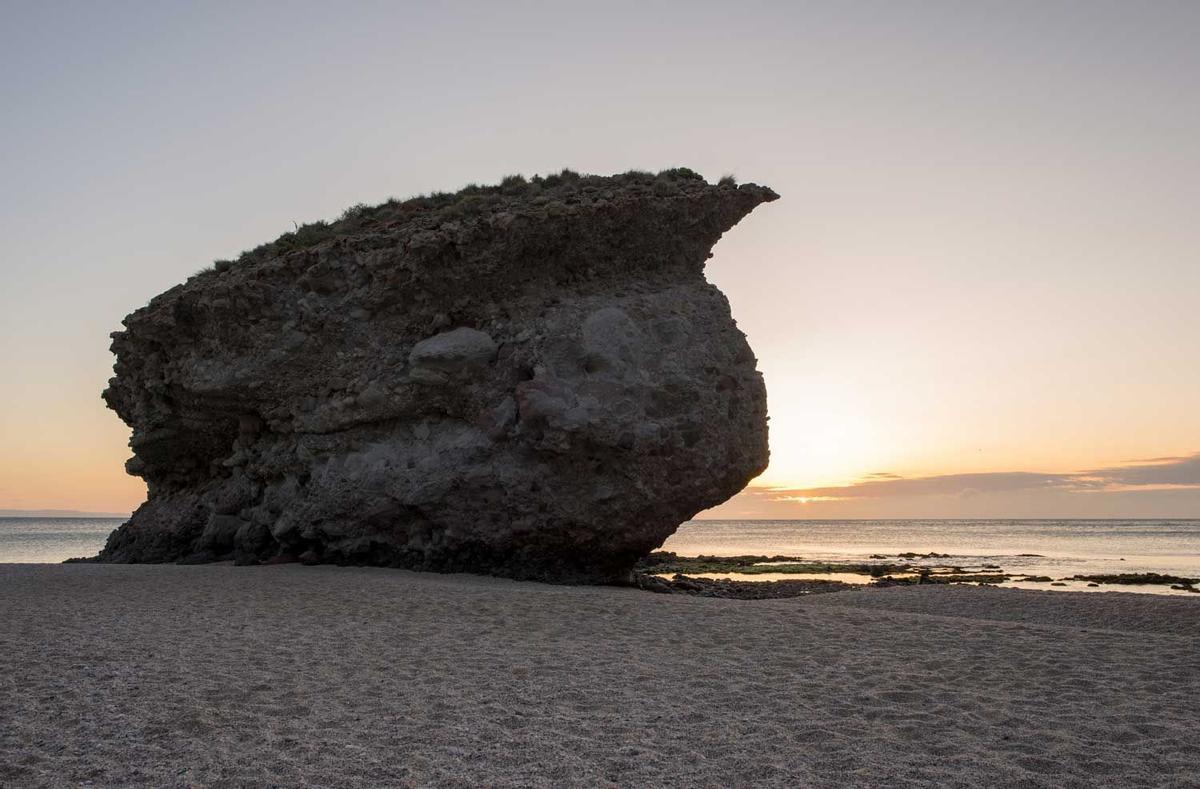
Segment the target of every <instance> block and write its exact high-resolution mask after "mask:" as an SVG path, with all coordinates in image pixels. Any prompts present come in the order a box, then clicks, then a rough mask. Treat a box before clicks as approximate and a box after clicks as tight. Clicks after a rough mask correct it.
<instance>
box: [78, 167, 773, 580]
mask: <svg viewBox="0 0 1200 789" xmlns="http://www.w3.org/2000/svg"><path fill="white" fill-rule="evenodd" d="M775 197H776V195H775V194H774V193H773V192H771V191H770V190H769V189H766V188H763V187H759V186H755V185H752V184H751V185H743V186H735V185H733V184H731V183H722V184H720V185H716V186H714V185H710V184H708V183H706V182H705V181H704V180H703V179H701V178H699V177H698V176H695V175H694V174H692V173H690V171H686V170H683V171H669V172H667V173H661V174H659V175H658V176H653V175H649V174H626V175H622V176H614V177H611V178H602V177H596V176H582V177H581V176H576V175H574V174H569V173H565V174H564V175H561V176H552V177H549V178H546V179H535V180H534V181H532V182H525V181H523V180H519V179H509V180H506V181H505V182H504V183H503V184H502V185H501V186H499V187H491V188H484V189H480V188H469V189H467V190H464V191H463V192H460V193H458V194H457V195H440V196H434V197H430V198H418V199H414V200H410V201H407V202H402V203H398V202H391V203H387V204H384V205H382V206H379V207H377V208H372V209H365V208H360V209H355V210H352V211H350V212H347V215H346V216H345V217H344V218H343V219H342V220H340V221H338V222H335V223H332V224H329V225H317V226H308V227H306V228H302V229H301V230H300V231H299V232H297V233H293V234H288V235H287V236H284V237H283V238H281V239H279V240H278V241H276V242H274V243H272V244H269V245H266V246H264V247H261V248H260V249H258V250H255V251H254V252H251V253H247V254H246V255H244V256H243V257H242V259H240V260H239V261H237V262H235V263H224V262H223V263H220V264H218V267H217V270H214V271H209V272H205V273H202V274H199V275H197V276H194V277H192V278H191V279H189V280H188V281H187V282H186V283H184V284H182V285H179V286H177V287H175V288H172V289H170V290H168V291H167V292H165V293H163V294H161V295H159V296H157V297H156V298H154V299H153V300H152V301H151V302H150V304H149V305H147V306H146V307H144V308H142V309H140V310H137V311H136V312H134V313H133V314H131V315H129V316H128V317H127V318H126V319H125V321H124V325H125V327H126V328H125V330H124V331H121V332H116V333H115V334H114V335H113V345H112V349H113V351H114V353H115V354H116V356H117V362H116V365H115V373H116V375H115V377H114V378H113V379H112V380H111V382H110V384H109V387H108V389H107V390H106V391H105V392H104V399H105V400H106V401H107V403H108V405H109V406H110V407H111V408H112V409H113V410H115V411H116V412H117V413H118V414H119V415H120V416H121V418H122V419H123V420H124V421H125V422H126V423H127V424H129V425H130V427H132V428H133V436H132V439H131V441H130V446H131V447H132V448H133V451H134V457H133V458H131V459H130V460H129V462H128V463H127V468H128V470H129V472H130V473H131V474H136V475H138V476H141V477H143V478H144V479H145V480H146V482H147V484H148V487H149V498H148V500H147V501H146V503H145V504H143V505H142V506H141V507H140V508H139V509H138V510H137V512H135V513H134V514H133V516H132V518H131V519H130V520H129V522H128V523H126V524H125V525H123V526H122V527H121V528H120V529H118V530H117V531H115V532H114V533H113V534H112V536H111V537H110V538H109V540H108V544H107V545H106V546H105V548H104V550H103V552H102V553H101V554H100V557H99V559H100V560H101V561H111V562H163V561H189V562H199V561H215V560H222V559H228V558H233V559H235V560H236V561H237V562H239V563H257V562H268V561H286V560H294V559H298V560H301V561H308V562H329V563H350V564H379V565H391V566H403V567H411V568H417V569H429V570H438V571H468V572H482V573H495V574H500V575H507V576H511V577H516V578H538V579H545V580H561V581H593V582H605V581H619V580H622V579H623V578H625V577H626V576H627V575H628V572H629V569H630V567H631V566H632V565H633V563H634V562H635V561H636V560H637V559H638V557H640V556H642V555H644V554H645V553H647V552H649V551H651V550H652V549H654V548H655V547H657V546H658V545H659V544H661V543H662V541H663V540H664V539H666V537H667V536H669V535H670V534H671V533H672V532H673V531H674V530H675V528H676V527H677V526H678V525H679V524H680V523H681V522H683V521H685V520H687V519H688V518H690V517H691V516H692V515H694V514H695V513H696V512H698V511H700V510H702V509H705V508H708V507H711V506H714V505H716V504H718V503H720V502H722V501H724V500H725V499H727V498H728V497H730V496H732V495H733V494H734V493H736V492H737V491H738V490H740V489H741V488H742V487H743V486H744V485H745V484H746V482H747V481H749V480H750V479H752V478H753V477H754V476H755V475H757V474H758V473H760V472H761V471H762V470H763V469H764V468H765V467H766V464H767V416H766V393H765V389H764V387H763V381H762V377H761V375H760V374H759V373H758V372H757V370H756V369H755V359H754V355H753V353H752V352H751V350H750V348H749V346H748V345H747V343H746V339H745V337H744V336H743V335H742V333H741V332H740V331H738V329H737V326H736V325H735V323H734V322H733V320H732V318H731V317H730V313H729V305H728V303H727V301H726V300H725V297H724V296H723V295H722V294H721V292H720V291H718V290H717V289H716V288H715V287H713V286H712V285H710V284H708V283H707V282H706V281H705V279H704V263H705V260H706V259H707V258H708V257H709V256H710V249H711V248H712V246H713V244H715V243H716V241H717V240H718V239H719V238H720V237H721V234H722V233H724V232H725V231H726V230H728V229H729V228H731V227H732V226H733V225H734V224H736V223H737V222H738V221H739V220H740V219H742V218H743V217H744V216H745V215H746V214H748V213H749V212H750V211H751V210H752V209H753V208H755V207H756V206H757V205H759V204H760V203H762V202H765V201H769V200H773V199H775Z"/></svg>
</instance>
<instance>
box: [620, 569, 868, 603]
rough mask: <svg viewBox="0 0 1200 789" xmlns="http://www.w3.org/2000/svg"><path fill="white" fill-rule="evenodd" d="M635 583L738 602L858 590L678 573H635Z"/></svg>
mask: <svg viewBox="0 0 1200 789" xmlns="http://www.w3.org/2000/svg"><path fill="white" fill-rule="evenodd" d="M633 584H634V586H637V587H638V588H639V589H645V590H646V591H648V592H658V593H660V594H687V595H693V596H695V597H725V598H731V599H735V600H779V599H783V598H786V597H805V596H807V595H812V594H823V593H826V592H841V591H844V590H848V589H854V588H855V586H854V585H853V584H847V583H843V582H841V581H832V580H805V581H735V580H732V579H730V578H694V577H691V576H687V575H680V574H678V573H677V574H675V575H674V576H672V577H671V578H661V577H659V576H656V575H648V574H646V573H642V572H636V573H634V578H633Z"/></svg>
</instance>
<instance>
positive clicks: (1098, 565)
mask: <svg viewBox="0 0 1200 789" xmlns="http://www.w3.org/2000/svg"><path fill="white" fill-rule="evenodd" d="M122 522H123V520H122V519H120V518H0V563H10V562H18V563H27V562H35V563H37V562H51V563H56V562H61V561H63V560H64V559H68V558H71V557H78V556H95V555H96V554H97V553H98V552H99V551H100V549H101V548H102V547H103V546H104V540H105V539H106V538H107V537H108V535H109V533H110V532H111V531H112V530H113V529H115V528H117V527H118V526H120V525H121V523H122ZM662 550H666V551H674V552H675V553H677V554H679V555H680V556H702V555H707V556H738V555H765V556H775V555H784V556H799V557H803V558H804V559H806V560H814V561H828V562H861V563H871V562H876V561H888V562H896V561H897V558H896V557H897V556H898V555H899V554H902V553H916V554H922V555H924V554H928V553H938V554H946V556H945V557H939V558H937V559H936V560H930V559H913V560H912V561H913V563H914V564H936V565H937V566H947V567H952V566H957V567H962V568H963V569H964V570H967V571H971V570H979V569H980V568H982V567H983V566H984V565H993V566H999V567H1000V568H1002V569H1003V571H1004V572H1007V573H1014V574H1020V575H1028V576H1045V577H1050V578H1053V579H1055V582H1056V583H1059V584H1066V585H1065V586H1051V585H1050V583H1048V582H1025V581H1020V580H1017V581H1011V582H1009V583H1007V584H1006V585H1009V586H1018V587H1025V588H1035V589H1052V590H1071V591H1089V592H1095V591H1123V592H1143V593H1154V594H1189V593H1187V592H1183V591H1179V590H1172V589H1169V588H1168V587H1166V586H1153V587H1148V586H1147V587H1139V586H1125V585H1121V586H1116V585H1111V584H1103V585H1101V586H1100V587H1089V586H1088V585H1087V583H1086V582H1082V581H1066V580H1061V579H1065V578H1069V577H1070V576H1073V575H1095V574H1121V573H1160V574H1163V575H1176V576H1184V577H1190V578H1200V520H780V521H766V520H694V521H689V522H687V523H684V524H683V525H682V526H680V527H679V529H678V531H676V532H675V534H673V535H672V536H671V537H669V538H668V539H667V541H666V542H665V543H664V544H663V546H662ZM881 556H882V557H887V559H886V560H883V559H877V558H872V557H881ZM722 577H736V576H733V575H730V574H725V575H723V576H722ZM779 577H780V578H784V577H787V578H796V577H797V576H795V575H787V576H783V575H781V576H779ZM826 577H827V576H826ZM773 578H774V576H771V575H754V576H747V580H759V581H763V580H772V579H773ZM846 580H848V579H846ZM1191 596H1192V597H1195V598H1198V599H1200V594H1195V593H1192V594H1191Z"/></svg>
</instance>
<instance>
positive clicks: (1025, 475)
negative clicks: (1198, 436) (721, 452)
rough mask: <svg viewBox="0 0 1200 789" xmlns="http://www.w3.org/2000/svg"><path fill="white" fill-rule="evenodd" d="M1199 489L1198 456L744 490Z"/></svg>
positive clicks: (885, 493) (835, 493)
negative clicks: (1063, 470) (1058, 470)
mask: <svg viewBox="0 0 1200 789" xmlns="http://www.w3.org/2000/svg"><path fill="white" fill-rule="evenodd" d="M1167 486H1169V487H1187V488H1190V487H1200V452H1198V453H1196V454H1194V455H1188V456H1184V457H1172V458H1156V459H1153V460H1148V461H1143V462H1139V463H1135V464H1131V465H1123V466H1110V467H1106V468H1099V469H1093V470H1091V471H1078V472H1068V473H1063V474H1050V473H1041V472H1034V471H997V472H980V473H972V474H940V475H936V476H930V477H900V476H897V475H895V474H890V473H886V472H879V473H874V474H870V475H868V476H867V477H865V478H864V479H863V480H861V481H859V482H855V483H852V484H850V485H837V486H829V487H823V488H759V489H753V490H752V491H748V492H749V493H752V495H757V496H762V497H765V498H768V499H769V500H772V501H801V500H830V499H878V498H892V497H901V496H970V495H975V494H986V493H1011V492H1014V491H1032V490H1043V491H1045V490H1058V491H1063V492H1068V493H1095V492H1101V491H1108V490H1121V489H1130V488H1133V489H1137V488H1150V487H1167Z"/></svg>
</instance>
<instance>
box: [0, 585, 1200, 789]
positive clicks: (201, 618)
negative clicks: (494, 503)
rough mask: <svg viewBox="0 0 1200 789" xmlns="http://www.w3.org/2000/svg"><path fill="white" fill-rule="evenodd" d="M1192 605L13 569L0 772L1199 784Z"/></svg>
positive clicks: (157, 780) (529, 782)
mask: <svg viewBox="0 0 1200 789" xmlns="http://www.w3.org/2000/svg"><path fill="white" fill-rule="evenodd" d="M1198 710H1200V601H1196V600H1191V599H1174V598H1151V597H1147V596H1135V595H1127V594H1121V593H1111V594H1102V595H1096V594H1093V595H1077V594H1064V593H1057V594H1054V593H1046V592H1030V591H1020V590H1000V589H985V588H973V587H936V588H930V587H909V588H891V589H877V590H864V591H854V592H839V593H833V594H824V595H816V596H812V597H807V598H797V599H789V600H771V601H741V600H725V599H703V598H693V597H686V596H672V595H656V594H650V593H647V592H641V591H637V590H631V589H619V588H601V587H567V586H551V585H542V584H534V583H518V582H512V581H506V580H500V579H492V578H482V577H473V576H463V575H447V576H439V575H431V574H418V573H411V572H404V571H396V570H386V569H368V568H335V567H301V566H296V565H290V566H275V567H254V568H241V567H236V568H235V567H229V566H200V567H182V566H97V565H70V566H50V565H3V566H0V721H3V726H2V727H0V786H4V787H10V786H11V787H18V786H21V787H23V786H41V785H45V786H59V785H80V784H85V785H88V784H90V785H95V786H123V785H136V786H143V785H145V786H252V785H253V786H261V785H271V784H275V785H283V786H347V785H374V786H392V785H401V786H404V785H442V786H469V785H480V784H486V785H491V786H563V785H601V786H603V785H614V786H615V785H622V786H629V785H669V786H683V785H687V786H729V785H748V784H765V785H778V786H783V785H789V786H796V785H801V786H881V785H892V786H930V787H933V786H939V787H943V786H1028V787H1038V786H1046V787H1050V786H1056V787H1073V786H1078V787H1096V786H1124V787H1130V786H1160V787H1188V786H1200V748H1197V745H1196V731H1197V717H1196V716H1197V713H1198Z"/></svg>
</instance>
